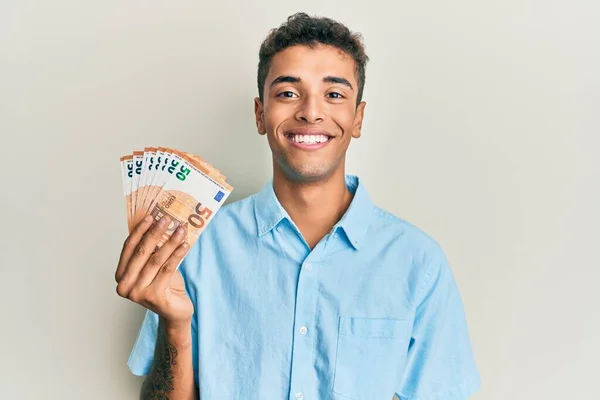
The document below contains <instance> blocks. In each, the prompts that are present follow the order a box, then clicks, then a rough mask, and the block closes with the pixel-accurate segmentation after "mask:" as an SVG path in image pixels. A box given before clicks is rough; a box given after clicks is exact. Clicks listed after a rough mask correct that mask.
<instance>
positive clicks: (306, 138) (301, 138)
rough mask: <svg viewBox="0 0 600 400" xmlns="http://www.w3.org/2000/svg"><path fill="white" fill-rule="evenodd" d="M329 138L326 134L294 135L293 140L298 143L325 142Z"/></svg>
mask: <svg viewBox="0 0 600 400" xmlns="http://www.w3.org/2000/svg"><path fill="white" fill-rule="evenodd" d="M328 139H329V138H328V137H327V136H325V135H293V136H292V140H293V141H294V142H296V143H308V144H314V143H323V142H326V141H327V140H328Z"/></svg>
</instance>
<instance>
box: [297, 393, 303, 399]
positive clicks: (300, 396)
mask: <svg viewBox="0 0 600 400" xmlns="http://www.w3.org/2000/svg"><path fill="white" fill-rule="evenodd" d="M303 398H304V395H303V394H302V393H296V400H302V399H303Z"/></svg>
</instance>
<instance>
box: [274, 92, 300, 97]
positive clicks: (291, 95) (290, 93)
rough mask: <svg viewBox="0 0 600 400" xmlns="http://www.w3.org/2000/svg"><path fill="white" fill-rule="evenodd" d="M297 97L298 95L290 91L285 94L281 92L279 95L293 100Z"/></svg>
mask: <svg viewBox="0 0 600 400" xmlns="http://www.w3.org/2000/svg"><path fill="white" fill-rule="evenodd" d="M294 96H296V93H294V92H291V91H289V90H286V91H285V92H281V93H279V94H278V95H277V97H287V98H291V97H294Z"/></svg>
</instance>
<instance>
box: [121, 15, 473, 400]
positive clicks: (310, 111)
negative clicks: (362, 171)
mask: <svg viewBox="0 0 600 400" xmlns="http://www.w3.org/2000/svg"><path fill="white" fill-rule="evenodd" d="M259 58H260V61H259V66H258V92H259V96H258V98H256V99H255V114H256V125H257V129H258V133H260V134H261V135H266V138H267V140H268V143H269V146H270V148H271V151H272V155H273V179H272V180H271V181H269V182H268V183H267V184H266V185H265V186H264V187H263V188H262V190H261V191H260V192H258V193H256V194H255V195H253V196H250V197H248V198H246V199H243V200H240V201H237V202H234V203H232V204H229V205H227V206H225V207H224V208H222V209H221V210H220V211H219V212H218V213H217V215H216V216H215V218H214V220H213V221H212V223H211V224H210V225H209V226H208V228H207V229H206V230H205V231H204V233H203V234H202V235H201V236H200V238H199V239H198V241H197V242H196V243H195V244H194V246H193V247H192V248H191V249H187V248H186V247H185V244H182V241H183V237H184V235H185V232H183V231H180V232H178V233H177V234H175V235H173V236H172V238H171V239H170V241H169V242H168V243H167V244H165V245H164V246H163V247H161V248H160V249H159V250H158V251H156V252H154V253H152V249H154V247H155V244H156V243H157V242H158V240H159V237H160V236H161V234H162V232H163V231H164V230H165V227H166V223H163V224H162V225H161V224H160V223H157V224H152V222H151V221H143V222H141V223H140V224H139V225H138V226H137V227H136V228H135V229H134V230H133V231H132V233H131V234H130V236H129V237H128V239H127V240H126V242H125V245H124V247H123V250H122V254H121V258H120V260H119V265H118V267H117V271H116V274H115V275H116V279H117V282H118V286H117V292H118V293H119V295H121V296H123V297H126V298H128V299H130V300H132V301H134V302H136V303H139V304H141V305H142V306H144V307H146V308H147V309H148V311H147V313H146V316H145V319H144V322H143V324H142V327H141V329H140V332H139V335H138V338H137V340H136V343H135V346H134V348H133V351H132V352H131V355H130V358H129V362H128V365H129V368H130V369H131V371H133V373H134V374H137V375H147V376H146V378H145V381H144V384H143V387H142V394H141V398H143V399H167V398H168V399H196V398H199V397H200V398H202V399H204V400H212V399H217V400H222V399H223V400H224V399H266V400H271V399H273V400H279V399H296V400H302V399H306V400H309V399H310V400H312V399H322V400H326V399H354V400H363V399H368V400H376V399H384V400H390V399H392V398H393V397H394V395H396V396H398V397H399V398H400V399H402V400H411V399H414V400H417V399H419V400H421V399H428V400H429V399H440V400H441V399H444V400H462V399H466V398H468V397H469V396H470V395H471V394H472V393H473V392H474V391H475V390H477V388H478V387H479V375H478V372H477V369H476V366H475V362H474V358H473V355H472V351H471V346H470V342H469V337H468V332H467V325H466V320H465V316H464V313H463V306H462V303H461V298H460V295H459V292H458V289H457V286H456V283H455V281H454V279H453V276H452V272H451V270H450V267H449V266H448V264H447V261H446V259H445V257H444V254H443V252H442V250H441V248H440V247H439V246H438V244H437V243H436V242H434V241H433V240H432V239H431V238H429V237H428V236H427V235H426V234H424V233H423V232H421V231H420V230H419V229H417V228H416V227H414V226H412V225H410V224H408V223H407V222H405V221H403V220H401V219H399V218H397V217H395V216H393V215H390V214H389V213H387V212H385V211H383V210H381V209H380V208H378V207H377V206H375V205H374V204H373V203H372V202H371V200H370V199H369V196H368V193H367V190H366V188H365V186H364V184H363V182H362V181H361V180H360V179H359V178H358V177H356V176H350V175H346V173H345V154H346V150H347V148H348V145H349V143H350V141H351V139H352V138H358V137H359V136H360V135H361V126H362V121H363V116H364V111H365V102H364V101H362V92H363V87H364V84H365V64H366V62H367V60H368V58H367V56H366V54H365V51H364V48H363V45H362V43H361V41H360V38H359V36H358V35H357V34H354V33H351V32H350V31H349V30H348V29H347V28H346V27H345V26H343V25H341V24H339V23H336V22H334V21H332V20H329V19H325V18H313V17H309V16H307V15H306V14H297V15H294V16H292V17H290V18H289V19H288V21H287V23H285V24H283V25H282V26H281V27H279V28H278V29H275V30H273V31H272V32H271V33H270V35H269V36H268V37H267V38H266V40H265V41H264V43H263V44H262V46H261V49H260V54H259ZM188 250H189V251H188ZM151 253H152V254H151ZM184 256H185V258H184ZM181 260H183V261H182V263H181V265H180V267H179V269H177V266H178V264H179V263H180V261H181Z"/></svg>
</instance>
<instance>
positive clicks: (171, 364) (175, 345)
mask: <svg viewBox="0 0 600 400" xmlns="http://www.w3.org/2000/svg"><path fill="white" fill-rule="evenodd" d="M191 339H192V335H191V323H190V324H184V325H183V326H180V327H176V326H172V324H169V323H167V322H166V321H164V320H163V319H162V318H160V321H159V325H158V332H157V340H156V348H155V350H154V363H153V364H152V369H151V370H150V372H149V373H148V375H147V376H146V379H145V380H144V383H143V384H142V390H141V394H140V400H154V399H161V400H162V399H164V400H167V399H168V400H195V399H198V398H199V396H198V391H197V389H196V387H195V383H194V370H193V364H192V343H191Z"/></svg>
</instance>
